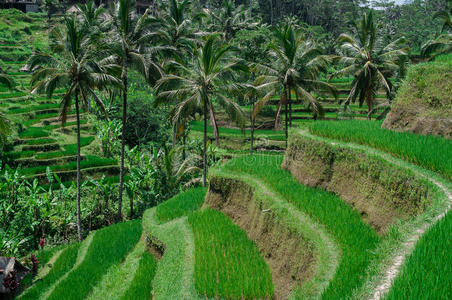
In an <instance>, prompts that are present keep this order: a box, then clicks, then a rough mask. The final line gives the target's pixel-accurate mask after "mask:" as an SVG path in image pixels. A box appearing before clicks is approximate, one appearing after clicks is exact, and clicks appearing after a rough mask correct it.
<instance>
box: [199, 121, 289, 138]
mask: <svg viewBox="0 0 452 300" xmlns="http://www.w3.org/2000/svg"><path fill="white" fill-rule="evenodd" d="M190 129H191V130H192V131H198V132H204V124H203V123H202V122H201V121H193V122H191V123H190ZM219 132H220V137H221V136H222V135H234V136H242V137H243V136H247V137H249V136H250V135H251V130H244V131H241V130H240V129H234V128H225V127H221V128H219ZM207 133H208V134H210V135H212V134H213V127H212V126H207ZM254 134H255V135H268V136H269V138H272V137H273V136H281V135H283V134H284V132H283V131H280V130H256V131H255V132H254Z"/></svg>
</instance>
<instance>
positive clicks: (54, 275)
mask: <svg viewBox="0 0 452 300" xmlns="http://www.w3.org/2000/svg"><path fill="white" fill-rule="evenodd" d="M79 247H80V244H79V243H77V244H72V245H69V246H67V247H66V249H64V250H63V252H62V253H61V254H60V256H59V257H58V259H57V260H56V261H55V263H54V264H53V266H52V267H51V269H50V271H49V273H48V274H47V275H46V276H45V277H44V278H42V279H41V280H39V281H37V282H36V283H35V284H33V286H31V287H30V288H29V289H28V290H27V291H26V293H25V294H24V296H22V297H20V299H39V297H40V296H42V294H43V293H44V292H45V290H46V288H48V287H50V286H51V285H52V284H54V283H55V282H56V281H57V280H58V279H59V278H60V277H62V276H63V275H64V274H66V273H67V272H68V271H70V270H71V269H72V267H73V266H74V264H75V261H76V260H77V254H78V249H79Z"/></svg>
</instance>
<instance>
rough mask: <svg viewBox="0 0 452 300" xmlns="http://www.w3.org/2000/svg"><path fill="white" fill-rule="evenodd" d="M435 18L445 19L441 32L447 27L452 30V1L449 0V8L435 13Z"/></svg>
mask: <svg viewBox="0 0 452 300" xmlns="http://www.w3.org/2000/svg"><path fill="white" fill-rule="evenodd" d="M433 18H438V19H441V20H442V21H443V26H442V28H441V32H444V31H445V30H446V29H449V30H452V1H449V9H448V10H447V9H445V10H441V11H439V12H437V13H436V14H434V15H433Z"/></svg>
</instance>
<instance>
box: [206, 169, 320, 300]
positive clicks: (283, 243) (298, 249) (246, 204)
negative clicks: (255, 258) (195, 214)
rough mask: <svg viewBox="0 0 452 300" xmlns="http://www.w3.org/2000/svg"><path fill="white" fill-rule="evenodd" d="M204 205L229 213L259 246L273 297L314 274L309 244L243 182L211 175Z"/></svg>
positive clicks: (285, 293) (284, 292)
mask: <svg viewBox="0 0 452 300" xmlns="http://www.w3.org/2000/svg"><path fill="white" fill-rule="evenodd" d="M204 205H205V206H209V207H211V208H213V209H217V210H220V211H222V212H223V213H225V214H226V215H227V216H229V217H230V218H231V220H232V221H233V222H234V223H235V224H237V225H238V226H240V227H241V228H242V229H243V230H245V231H246V233H247V234H248V237H249V238H250V239H251V240H252V241H253V242H254V243H255V244H256V245H257V246H258V248H259V251H260V253H261V255H262V256H263V258H264V259H265V261H266V263H267V264H268V266H269V267H270V270H271V273H272V278H273V283H274V286H275V295H274V298H275V299H286V298H287V297H288V296H289V294H290V292H291V291H292V290H293V289H294V288H295V286H297V285H300V284H301V283H303V282H305V281H307V280H309V279H310V278H311V276H312V275H313V272H314V270H313V269H314V266H315V257H314V254H313V251H312V249H311V247H310V246H309V244H308V243H307V242H306V241H305V240H304V239H303V237H301V236H300V235H299V234H298V233H295V232H293V231H292V230H290V229H289V228H288V227H287V226H286V225H285V224H284V223H283V222H281V220H280V219H279V218H278V216H277V215H276V214H275V213H274V212H273V211H271V209H269V208H268V207H266V205H265V204H264V203H263V202H262V201H261V200H259V199H257V198H256V195H255V193H254V191H253V189H252V188H251V187H250V186H249V185H247V184H246V183H244V182H241V181H237V180H234V179H226V178H220V177H213V178H211V180H210V185H209V192H208V194H207V198H206V202H205V204H204Z"/></svg>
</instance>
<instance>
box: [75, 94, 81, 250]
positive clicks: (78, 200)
mask: <svg viewBox="0 0 452 300" xmlns="http://www.w3.org/2000/svg"><path fill="white" fill-rule="evenodd" d="M75 113H76V116H77V234H78V239H79V241H81V240H82V218H81V216H80V182H81V177H82V176H81V171H80V158H81V157H80V109H79V103H78V94H77V93H76V94H75Z"/></svg>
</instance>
